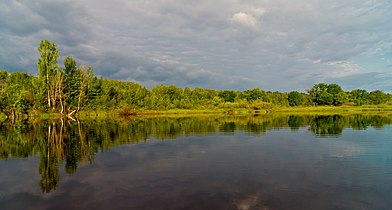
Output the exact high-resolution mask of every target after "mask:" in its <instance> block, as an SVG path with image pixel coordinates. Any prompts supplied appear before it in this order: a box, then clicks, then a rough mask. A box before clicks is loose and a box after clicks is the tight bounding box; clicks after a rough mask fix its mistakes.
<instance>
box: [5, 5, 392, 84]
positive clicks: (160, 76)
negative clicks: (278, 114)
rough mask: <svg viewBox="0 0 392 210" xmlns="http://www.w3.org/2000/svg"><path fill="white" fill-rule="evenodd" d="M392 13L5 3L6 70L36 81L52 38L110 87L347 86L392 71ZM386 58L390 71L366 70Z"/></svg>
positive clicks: (383, 9) (351, 8) (378, 9)
mask: <svg viewBox="0 0 392 210" xmlns="http://www.w3.org/2000/svg"><path fill="white" fill-rule="evenodd" d="M391 9H392V3H391V2H390V1H387V0H380V1H367V0H347V1H344V2H342V1H338V0H332V1H328V2H316V1H313V0H299V1H295V2H287V1H283V0H276V1H256V0H254V1H253V0H250V1H237V0H225V1H223V0H216V1H207V0H201V1H197V2H191V3H190V2H189V1H185V0H179V1H167V0H156V1H142V0H135V1H122V0H118V1H111V2H107V1H104V0H86V1H76V0H55V1H48V0H36V1H34V2H32V1H27V0H14V1H11V0H5V1H2V2H0V26H1V30H0V68H5V69H6V70H8V71H21V70H23V71H27V72H30V73H33V74H35V72H36V60H37V58H38V53H37V52H36V51H37V50H36V49H37V47H38V44H39V41H40V40H41V39H49V40H51V41H54V42H55V43H56V44H57V45H58V47H59V50H60V51H61V55H62V56H66V55H72V56H73V57H75V58H76V59H77V60H78V61H79V62H80V63H84V64H85V65H89V66H94V68H95V70H96V72H97V74H99V75H103V76H107V77H109V78H112V79H119V78H120V79H127V80H131V81H138V82H141V83H148V84H161V83H173V84H175V85H179V86H201V87H207V88H233V89H248V88H254V87H261V88H265V89H268V90H279V91H289V90H293V89H296V90H304V89H306V88H309V85H312V84H314V83H317V82H320V81H341V82H342V83H343V84H342V85H347V86H350V85H351V84H350V82H352V81H351V80H340V78H346V77H350V76H355V75H361V74H366V73H369V72H375V73H380V74H385V72H389V71H390V67H388V65H390V61H388V55H390V52H391V51H392V44H391V43H392V38H391V37H392V22H390V21H389V20H390V19H391V18H392V14H391V13H390V11H391ZM364 55H365V56H367V57H368V59H367V60H366V61H365V60H363V59H359V58H360V57H361V56H364ZM380 58H385V61H383V62H384V63H385V65H384V66H382V65H370V64H371V63H379V62H380ZM317 61H319V62H317ZM388 62H389V63H388ZM60 63H61V61H60ZM369 66H372V67H374V68H369ZM373 79H374V81H373V80H372V81H368V82H371V83H374V84H379V83H377V80H376V78H373ZM389 82H392V81H390V80H389ZM378 87H379V88H387V86H378ZM389 90H390V89H389Z"/></svg>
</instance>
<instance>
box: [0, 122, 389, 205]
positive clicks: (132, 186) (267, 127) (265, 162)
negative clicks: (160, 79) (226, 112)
mask: <svg viewBox="0 0 392 210" xmlns="http://www.w3.org/2000/svg"><path fill="white" fill-rule="evenodd" d="M391 123H392V117H391V116H372V115H366V116H363V115H355V116H339V115H331V116H301V115H293V116H270V115H266V116H247V117H236V116H226V117H213V116H209V117H205V116H204V117H177V118H168V117H166V118H165V117H160V118H129V119H121V120H119V119H117V120H113V119H111V120H95V121H84V122H78V121H64V120H57V121H46V122H34V123H21V124H9V123H4V124H3V125H2V126H1V130H0V155H1V157H2V160H0V209H56V210H59V209H391V208H392V199H390V195H391V194H392V138H391V137H392V127H391Z"/></svg>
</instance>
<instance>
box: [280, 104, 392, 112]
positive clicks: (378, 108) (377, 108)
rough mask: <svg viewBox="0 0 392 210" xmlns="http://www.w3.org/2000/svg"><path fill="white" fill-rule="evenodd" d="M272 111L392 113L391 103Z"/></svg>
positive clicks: (307, 107) (301, 107) (284, 108)
mask: <svg viewBox="0 0 392 210" xmlns="http://www.w3.org/2000/svg"><path fill="white" fill-rule="evenodd" d="M273 112H283V113H329V114H343V113H346V114H365V113H383V112H390V113H392V105H369V106H300V107H275V108H274V109H273Z"/></svg>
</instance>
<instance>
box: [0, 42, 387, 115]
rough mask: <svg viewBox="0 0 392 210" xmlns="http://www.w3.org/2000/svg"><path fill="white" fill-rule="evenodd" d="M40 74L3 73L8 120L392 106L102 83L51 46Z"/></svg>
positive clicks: (327, 90) (358, 93)
mask: <svg viewBox="0 0 392 210" xmlns="http://www.w3.org/2000/svg"><path fill="white" fill-rule="evenodd" d="M38 52H39V53H40V57H39V58H38V62H37V70H38V74H37V75H36V76H35V75H31V74H28V73H25V72H13V73H9V72H7V71H6V70H1V71H0V111H2V112H4V113H5V114H6V115H8V116H9V117H10V116H11V117H15V116H18V115H20V114H26V113H27V112H28V111H32V110H39V111H42V110H46V111H49V110H51V111H53V112H59V113H62V114H68V115H70V114H73V113H75V112H78V111H80V110H82V109H85V110H96V109H103V110H106V109H117V108H120V109H121V108H122V109H147V110H168V109H211V108H249V109H268V108H271V107H273V106H315V105H331V106H340V105H355V106H361V105H377V104H383V103H388V102H389V103H390V102H391V100H392V97H391V94H389V93H384V92H383V91H381V90H375V91H371V92H368V91H366V90H361V89H357V90H352V91H344V90H343V89H342V88H341V87H340V86H339V85H337V84H325V83H319V84H315V85H314V86H313V87H312V88H311V89H309V90H307V91H306V92H305V93H302V92H297V91H292V92H288V93H287V92H271V91H264V90H261V89H259V88H254V89H251V90H245V91H237V90H213V89H207V88H193V89H191V88H189V87H185V88H180V87H176V86H174V85H158V86H155V87H153V88H152V89H151V90H149V89H147V88H146V87H145V86H142V85H140V84H138V83H135V82H128V81H118V80H110V79H108V78H103V77H99V78H98V77H97V76H96V75H95V74H94V70H93V68H92V67H86V66H84V65H78V63H77V62H76V60H75V59H74V58H73V57H72V56H67V57H66V58H65V59H64V65H63V66H60V65H59V64H58V59H59V58H60V52H59V51H58V50H57V46H56V45H55V44H54V43H53V42H50V41H48V40H42V41H41V42H40V45H39V47H38Z"/></svg>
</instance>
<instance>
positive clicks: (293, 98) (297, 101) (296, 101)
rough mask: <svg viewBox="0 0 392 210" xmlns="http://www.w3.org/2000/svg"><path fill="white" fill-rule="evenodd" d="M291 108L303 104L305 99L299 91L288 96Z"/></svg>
mask: <svg viewBox="0 0 392 210" xmlns="http://www.w3.org/2000/svg"><path fill="white" fill-rule="evenodd" d="M287 100H288V102H289V105H290V106H299V105H302V104H303V101H304V97H303V96H302V94H301V93H299V92H297V91H292V92H290V93H289V94H288V98H287Z"/></svg>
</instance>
